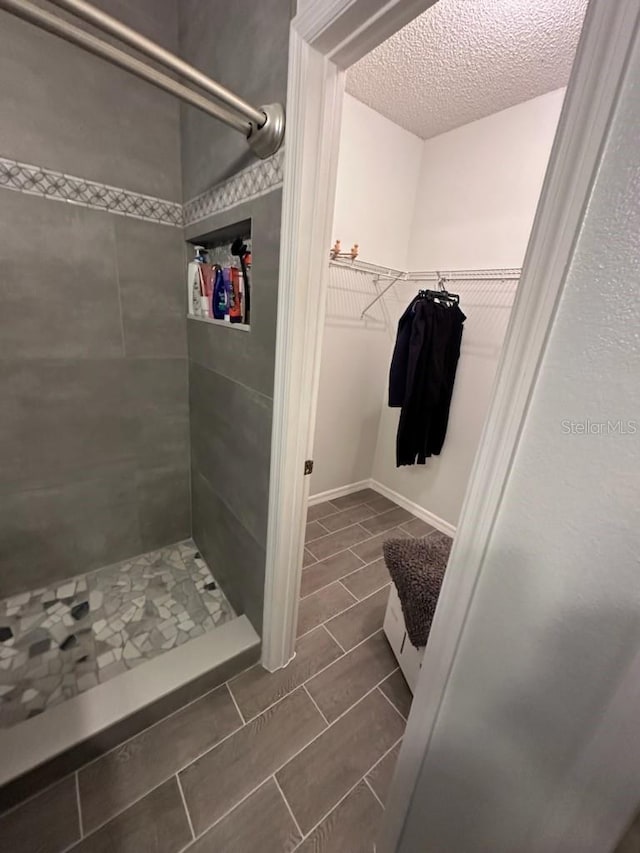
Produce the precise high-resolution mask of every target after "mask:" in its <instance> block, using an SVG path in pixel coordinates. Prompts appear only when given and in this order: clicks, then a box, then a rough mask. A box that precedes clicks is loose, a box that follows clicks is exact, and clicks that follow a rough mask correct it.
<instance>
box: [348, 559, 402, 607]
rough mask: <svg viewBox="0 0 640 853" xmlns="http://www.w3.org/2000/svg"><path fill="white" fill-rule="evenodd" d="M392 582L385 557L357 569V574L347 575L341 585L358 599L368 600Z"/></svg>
mask: <svg viewBox="0 0 640 853" xmlns="http://www.w3.org/2000/svg"><path fill="white" fill-rule="evenodd" d="M390 581H391V576H390V575H389V572H388V571H387V566H386V564H385V562H384V557H380V559H379V560H374V562H373V563H369V565H368V566H364V567H363V568H362V569H357V570H356V571H355V572H351V574H350V575H346V577H344V578H342V579H341V583H342V584H344V586H346V588H347V589H348V590H349V592H351V593H353V595H355V597H356V598H358V599H363V598H366V597H367V596H368V595H371V593H372V592H375V591H376V590H378V589H380V587H383V586H385V585H386V584H388V583H389V582H390Z"/></svg>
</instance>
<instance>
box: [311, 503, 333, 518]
mask: <svg viewBox="0 0 640 853" xmlns="http://www.w3.org/2000/svg"><path fill="white" fill-rule="evenodd" d="M337 510H338V507H336V506H334V505H333V504H332V503H331V501H323V502H322V503H321V504H314V506H310V507H309V508H308V509H307V522H309V521H319V520H320V519H321V518H324V516H325V515H333V513H335V512H337Z"/></svg>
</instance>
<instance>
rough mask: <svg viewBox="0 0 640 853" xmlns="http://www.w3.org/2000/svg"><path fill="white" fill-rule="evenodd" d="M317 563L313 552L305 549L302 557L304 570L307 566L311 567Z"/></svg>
mask: <svg viewBox="0 0 640 853" xmlns="http://www.w3.org/2000/svg"><path fill="white" fill-rule="evenodd" d="M315 562H316V558H315V557H314V556H313V554H312V553H311V551H307V549H306V548H305V549H304V554H303V557H302V568H303V569H306V568H307V566H310V565H311V564H312V563H315Z"/></svg>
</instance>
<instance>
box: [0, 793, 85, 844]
mask: <svg viewBox="0 0 640 853" xmlns="http://www.w3.org/2000/svg"><path fill="white" fill-rule="evenodd" d="M78 838H80V825H79V821H78V798H77V795H76V779H75V776H68V777H67V778H66V779H63V780H62V781H61V782H58V783H57V784H56V785H52V787H51V788H48V789H47V790H46V791H43V792H42V793H41V794H38V795H37V796H35V797H33V799H31V800H28V801H27V802H26V803H23V805H21V806H17V807H16V808H15V809H13V810H12V811H10V812H7V813H6V814H4V815H3V816H2V817H0V849H1V850H5V851H6V853H34V851H37V853H60V851H62V850H64V849H66V848H67V847H68V846H69V845H70V844H72V843H73V842H74V841H76V840H77V839H78Z"/></svg>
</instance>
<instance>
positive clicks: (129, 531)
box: [0, 462, 191, 598]
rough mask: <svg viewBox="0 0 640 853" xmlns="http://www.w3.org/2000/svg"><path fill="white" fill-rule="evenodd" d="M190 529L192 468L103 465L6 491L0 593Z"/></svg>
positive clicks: (0, 528)
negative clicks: (71, 477) (78, 475)
mask: <svg viewBox="0 0 640 853" xmlns="http://www.w3.org/2000/svg"><path fill="white" fill-rule="evenodd" d="M190 535H191V516H190V483H189V470H188V468H186V467H185V465H182V466H180V467H176V468H171V467H165V468H139V467H137V465H136V463H135V462H120V463H112V464H110V465H103V466H102V467H100V468H95V469H92V470H90V471H87V472H85V478H84V479H82V480H77V481H74V482H65V483H62V484H61V485H58V486H52V487H49V488H44V489H33V490H25V491H16V492H12V493H8V494H2V495H0V567H1V570H0V598H4V597H5V596H7V595H12V594H14V593H17V592H21V591H23V590H25V589H33V588H35V587H38V586H42V585H46V584H48V583H51V582H54V581H56V580H61V579H63V578H66V577H69V576H70V575H73V574H78V573H80V572H86V571H90V570H91V569H96V568H99V567H101V566H104V565H108V564H110V563H112V562H117V561H118V560H121V559H125V558H126V557H130V556H132V555H134V554H140V553H142V552H144V551H148V550H152V549H155V548H159V547H162V546H164V545H168V544H170V543H172V542H177V541H179V540H181V539H186V538H188V537H189V536H190Z"/></svg>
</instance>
